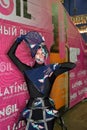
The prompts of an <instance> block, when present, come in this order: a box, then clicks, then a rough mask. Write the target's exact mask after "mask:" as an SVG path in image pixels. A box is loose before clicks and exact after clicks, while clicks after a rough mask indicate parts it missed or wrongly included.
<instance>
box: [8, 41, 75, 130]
mask: <svg viewBox="0 0 87 130" xmlns="http://www.w3.org/2000/svg"><path fill="white" fill-rule="evenodd" d="M22 40H24V39H22ZM22 40H18V39H17V40H16V41H15V43H14V44H13V45H12V47H11V48H10V50H9V52H8V55H9V57H10V58H11V59H12V61H13V62H14V64H15V65H16V66H17V67H18V68H19V70H20V71H21V72H22V73H23V74H24V77H25V80H26V83H27V87H28V91H29V94H30V99H29V101H28V103H27V105H26V107H25V109H24V110H23V112H22V113H21V119H24V120H25V121H26V130H53V126H54V119H55V117H58V111H57V110H56V109H55V106H54V103H53V100H52V99H50V98H49V95H50V91H51V89H52V85H53V83H54V81H55V79H56V77H57V76H59V75H60V74H62V73H64V72H66V71H69V70H71V69H73V68H74V67H75V64H74V63H70V62H66V63H60V64H49V65H44V64H42V65H40V64H38V63H35V64H34V66H33V67H30V66H28V65H26V64H24V63H22V62H21V61H20V60H19V59H18V58H17V56H16V55H15V52H16V49H17V47H18V45H19V44H20V43H21V41H22Z"/></svg>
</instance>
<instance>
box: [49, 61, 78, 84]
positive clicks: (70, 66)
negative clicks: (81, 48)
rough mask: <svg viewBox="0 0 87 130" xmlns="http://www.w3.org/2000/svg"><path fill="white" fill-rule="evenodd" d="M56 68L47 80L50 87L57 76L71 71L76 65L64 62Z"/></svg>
mask: <svg viewBox="0 0 87 130" xmlns="http://www.w3.org/2000/svg"><path fill="white" fill-rule="evenodd" d="M58 66H59V67H57V68H56V69H55V71H54V72H53V74H52V76H51V77H50V78H49V80H50V83H51V85H53V83H54V81H55V79H56V77H57V76H59V75H60V74H63V73H64V72H67V71H70V70H72V69H73V68H74V67H75V66H76V64H75V63H72V62H64V63H59V64H58Z"/></svg>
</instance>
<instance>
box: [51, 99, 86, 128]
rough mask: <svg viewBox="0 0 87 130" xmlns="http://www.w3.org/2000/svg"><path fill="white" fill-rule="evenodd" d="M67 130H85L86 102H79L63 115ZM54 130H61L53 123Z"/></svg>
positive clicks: (56, 123)
mask: <svg viewBox="0 0 87 130" xmlns="http://www.w3.org/2000/svg"><path fill="white" fill-rule="evenodd" d="M63 118H64V121H65V125H66V126H67V130H87V100H84V101H82V102H80V103H79V104H77V105H75V106H74V107H73V108H71V109H70V110H68V111H67V112H65V114H64V115H63ZM54 130H62V129H61V128H60V126H59V124H58V122H57V121H56V122H55V126H54Z"/></svg>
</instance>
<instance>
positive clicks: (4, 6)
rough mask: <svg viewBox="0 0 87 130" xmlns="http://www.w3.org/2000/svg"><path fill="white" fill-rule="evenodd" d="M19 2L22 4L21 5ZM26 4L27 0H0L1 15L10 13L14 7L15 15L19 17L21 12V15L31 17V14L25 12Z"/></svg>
mask: <svg viewBox="0 0 87 130" xmlns="http://www.w3.org/2000/svg"><path fill="white" fill-rule="evenodd" d="M14 2H15V3H14ZM21 4H23V6H21ZM27 5H28V4H27V0H26V2H25V1H24V0H1V2H0V12H1V13H2V14H3V15H11V14H12V13H13V11H14V8H15V10H16V16H20V17H21V15H22V14H23V17H25V18H28V19H31V14H29V13H28V12H27ZM22 8H23V9H22Z"/></svg>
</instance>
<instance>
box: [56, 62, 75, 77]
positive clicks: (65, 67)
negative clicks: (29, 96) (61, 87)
mask: <svg viewBox="0 0 87 130" xmlns="http://www.w3.org/2000/svg"><path fill="white" fill-rule="evenodd" d="M75 66H76V64H75V63H72V62H64V63H59V67H58V68H57V69H56V70H55V71H54V75H55V76H58V75H60V74H62V73H64V72H67V71H70V70H72V69H73V68H74V67H75Z"/></svg>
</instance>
